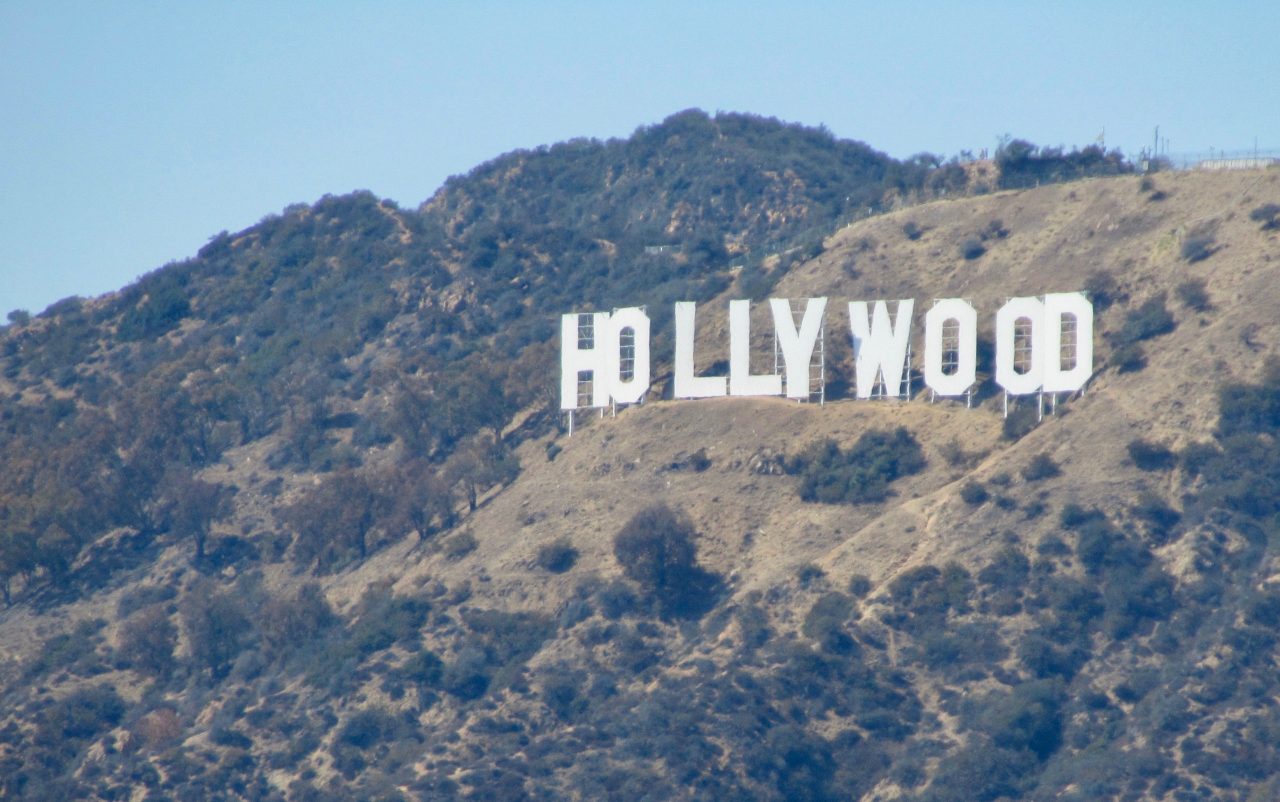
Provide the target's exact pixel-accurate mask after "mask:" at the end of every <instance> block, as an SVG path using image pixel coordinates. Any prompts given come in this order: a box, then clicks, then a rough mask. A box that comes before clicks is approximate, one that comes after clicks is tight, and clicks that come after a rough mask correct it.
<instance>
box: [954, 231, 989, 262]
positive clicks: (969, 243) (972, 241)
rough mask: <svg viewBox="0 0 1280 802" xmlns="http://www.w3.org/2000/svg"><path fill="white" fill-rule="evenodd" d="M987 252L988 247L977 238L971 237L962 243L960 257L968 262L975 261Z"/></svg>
mask: <svg viewBox="0 0 1280 802" xmlns="http://www.w3.org/2000/svg"><path fill="white" fill-rule="evenodd" d="M986 252H987V246H985V245H983V244H982V240H980V239H978V238H977V237H969V238H967V239H965V240H964V241H963V242H961V243H960V255H961V256H963V257H964V258H965V259H966V260H968V261H973V260H974V259H977V258H978V257H980V256H982V255H983V254H984V253H986Z"/></svg>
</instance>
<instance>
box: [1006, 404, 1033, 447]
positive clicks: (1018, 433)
mask: <svg viewBox="0 0 1280 802" xmlns="http://www.w3.org/2000/svg"><path fill="white" fill-rule="evenodd" d="M1038 418H1039V415H1038V414H1037V413H1036V409H1035V407H1033V406H1031V405H1030V404H1022V405H1019V406H1017V407H1014V408H1013V409H1011V410H1009V414H1008V415H1006V416H1005V419H1004V422H1003V423H1002V424H1001V425H1000V436H1001V437H1003V438H1004V439H1005V440H1021V439H1022V438H1023V437H1024V436H1026V435H1027V434H1029V433H1030V432H1031V430H1032V429H1034V428H1036V424H1037V423H1039V420H1038Z"/></svg>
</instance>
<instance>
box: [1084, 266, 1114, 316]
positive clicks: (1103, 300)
mask: <svg viewBox="0 0 1280 802" xmlns="http://www.w3.org/2000/svg"><path fill="white" fill-rule="evenodd" d="M1084 291H1085V294H1086V295H1088V296H1089V300H1090V301H1092V302H1093V305H1094V307H1096V308H1097V310H1098V311H1099V312H1101V311H1102V310H1104V309H1106V308H1107V307H1109V306H1111V304H1113V303H1115V302H1116V301H1117V300H1119V290H1118V289H1117V287H1116V277H1115V276H1113V275H1111V274H1110V273H1108V272H1107V271H1105V270H1095V271H1093V272H1092V273H1090V274H1089V275H1088V276H1087V277H1085V280H1084Z"/></svg>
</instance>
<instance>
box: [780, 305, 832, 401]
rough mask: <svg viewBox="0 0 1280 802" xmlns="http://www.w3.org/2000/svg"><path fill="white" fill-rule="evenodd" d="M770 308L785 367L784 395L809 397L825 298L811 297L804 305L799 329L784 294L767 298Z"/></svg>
mask: <svg viewBox="0 0 1280 802" xmlns="http://www.w3.org/2000/svg"><path fill="white" fill-rule="evenodd" d="M769 308H770V309H772V310H773V329H774V331H776V332H777V333H778V345H779V346H780V347H781V348H782V359H783V362H785V363H786V368H787V398H808V397H809V366H810V364H811V363H812V362H813V347H814V345H815V344H816V343H817V342H818V332H819V331H821V330H822V313H823V311H824V310H826V308H827V299H826V298H810V299H809V301H808V302H807V303H806V304H805V307H804V317H803V318H802V319H801V321H800V330H799V331H796V321H795V318H794V317H792V315H791V301H789V300H787V299H786V298H770V299H769Z"/></svg>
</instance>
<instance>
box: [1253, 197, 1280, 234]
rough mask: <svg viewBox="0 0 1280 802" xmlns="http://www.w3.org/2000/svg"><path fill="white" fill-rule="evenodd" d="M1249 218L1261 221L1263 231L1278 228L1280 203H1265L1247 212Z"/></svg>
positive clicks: (1279, 226) (1279, 224)
mask: <svg viewBox="0 0 1280 802" xmlns="http://www.w3.org/2000/svg"><path fill="white" fill-rule="evenodd" d="M1249 219H1250V220H1253V221H1254V222H1257V223H1262V230H1263V231H1271V230H1275V229H1277V228H1280V203H1265V204H1263V205H1262V206H1259V207H1258V208H1256V209H1254V210H1253V211H1252V212H1249Z"/></svg>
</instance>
